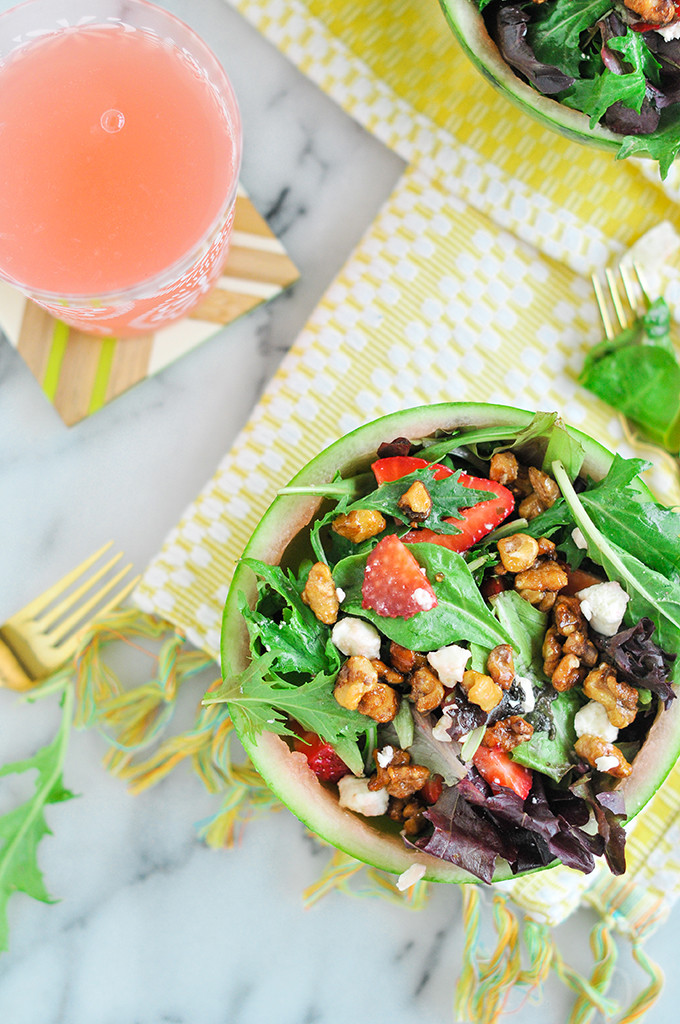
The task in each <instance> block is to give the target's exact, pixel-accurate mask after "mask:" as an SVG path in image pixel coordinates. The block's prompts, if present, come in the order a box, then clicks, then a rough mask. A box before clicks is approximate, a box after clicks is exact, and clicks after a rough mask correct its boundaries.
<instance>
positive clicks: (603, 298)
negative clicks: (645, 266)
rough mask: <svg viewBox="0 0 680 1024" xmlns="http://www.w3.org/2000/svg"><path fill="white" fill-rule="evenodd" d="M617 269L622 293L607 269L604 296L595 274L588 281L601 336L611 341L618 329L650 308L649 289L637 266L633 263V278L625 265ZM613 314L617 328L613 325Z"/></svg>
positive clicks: (613, 275) (629, 323) (623, 327)
mask: <svg viewBox="0 0 680 1024" xmlns="http://www.w3.org/2000/svg"><path fill="white" fill-rule="evenodd" d="M618 270H619V277H620V278H621V285H622V286H623V291H621V287H620V286H619V284H618V282H617V279H616V275H615V273H614V271H613V270H612V269H611V268H610V267H607V269H606V270H605V272H604V276H605V280H606V283H607V289H608V294H607V295H606V294H605V290H604V288H603V287H602V283H601V281H600V279H599V278H598V277H597V275H596V274H593V276H592V278H591V280H592V282H593V290H594V292H595V299H596V301H597V308H598V309H599V311H600V317H601V318H602V324H603V326H604V333H605V334H606V336H607V338H608V339H609V340H610V341H612V340H613V339H614V338H615V337H616V335H617V334H618V333H619V330H623V329H625V328H626V327H629V326H630V325H631V324H632V323H633V321H634V320H635V319H636V318H637V317H639V316H642V315H643V314H644V313H646V311H647V310H648V309H649V307H650V305H651V300H650V298H649V290H648V288H647V286H646V284H645V281H644V278H643V276H642V271H641V270H640V267H639V266H638V264H637V263H633V274H634V276H633V275H631V272H630V270H629V269H628V267H626V266H625V265H624V264H621V265H619V268H618ZM612 313H613V315H614V316H615V317H616V319H617V320H618V322H619V324H620V327H616V326H615V324H614V320H613V317H612Z"/></svg>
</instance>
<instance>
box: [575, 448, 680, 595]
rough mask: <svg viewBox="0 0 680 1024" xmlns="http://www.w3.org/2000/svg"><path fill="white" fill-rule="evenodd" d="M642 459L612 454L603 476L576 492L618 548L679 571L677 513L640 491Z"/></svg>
mask: <svg viewBox="0 0 680 1024" xmlns="http://www.w3.org/2000/svg"><path fill="white" fill-rule="evenodd" d="M648 466H649V463H648V462H644V461H642V459H623V458H621V456H620V455H616V456H615V457H614V461H613V462H612V465H611V468H610V470H609V472H608V473H607V476H606V477H605V478H604V480H602V481H600V483H598V484H595V485H594V486H592V487H590V488H589V489H588V490H587V491H584V492H583V493H582V494H581V495H580V499H581V503H582V505H583V507H584V508H585V509H586V511H587V512H588V514H589V515H590V517H591V519H592V520H593V522H594V523H595V525H596V526H597V527H598V529H600V530H601V531H602V533H604V534H605V536H607V537H608V538H610V539H611V540H614V541H615V542H616V543H617V544H618V545H619V547H621V548H624V549H625V550H626V551H627V552H628V553H629V554H631V555H634V556H635V557H636V558H639V559H640V561H643V562H645V563H646V564H647V565H649V566H650V567H651V568H652V569H656V571H657V572H660V573H663V575H664V576H667V577H672V576H673V575H674V574H676V573H680V515H679V514H678V513H677V512H675V511H673V510H672V509H667V508H663V507H662V506H661V505H657V504H656V503H655V502H653V501H651V500H646V495H645V494H644V492H643V491H641V490H640V488H639V484H637V485H636V480H637V478H638V476H639V474H640V473H641V472H642V471H643V470H645V469H647V468H648Z"/></svg>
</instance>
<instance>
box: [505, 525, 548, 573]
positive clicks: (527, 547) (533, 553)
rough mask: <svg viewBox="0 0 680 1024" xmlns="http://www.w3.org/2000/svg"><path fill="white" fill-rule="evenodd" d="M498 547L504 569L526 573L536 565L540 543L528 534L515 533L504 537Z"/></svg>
mask: <svg viewBox="0 0 680 1024" xmlns="http://www.w3.org/2000/svg"><path fill="white" fill-rule="evenodd" d="M496 547H497V548H498V554H499V555H500V557H501V562H502V563H503V568H504V569H506V570H507V571H508V572H524V570H525V569H528V568H529V567H530V566H532V565H533V564H534V562H535V561H536V558H537V556H538V541H537V540H535V538H534V537H530V536H529V534H528V533H513V534H511V535H510V536H509V537H502V538H501V540H499V541H498V543H497V545H496Z"/></svg>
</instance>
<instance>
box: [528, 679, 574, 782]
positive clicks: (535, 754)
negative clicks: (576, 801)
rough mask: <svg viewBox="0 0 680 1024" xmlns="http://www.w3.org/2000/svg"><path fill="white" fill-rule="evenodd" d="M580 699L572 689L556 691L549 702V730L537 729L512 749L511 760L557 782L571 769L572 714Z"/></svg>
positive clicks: (572, 744)
mask: <svg viewBox="0 0 680 1024" xmlns="http://www.w3.org/2000/svg"><path fill="white" fill-rule="evenodd" d="M581 703H582V702H581V700H580V698H579V697H578V695H577V693H576V692H574V690H567V691H565V692H564V693H559V694H558V695H557V697H556V698H555V699H554V700H553V701H551V703H550V705H549V707H550V714H551V716H552V726H551V729H550V730H549V731H543V730H541V731H539V730H538V729H536V730H535V731H534V734H533V736H532V737H531V739H530V740H527V741H526V742H525V743H520V744H519V746H517V747H515V748H514V750H513V751H512V759H513V761H517V762H518V764H523V765H524V766H525V767H526V768H533V769H535V770H537V771H539V772H543V773H544V774H545V775H549V776H550V778H551V779H555V781H556V782H559V781H560V779H562V778H564V776H565V775H566V774H567V772H568V771H569V769H570V768H573V766H574V762H573V760H571V758H572V757H573V751H574V743H575V742H576V730H575V729H574V715H575V714H576V712H577V711H578V709H579V708H580V707H581Z"/></svg>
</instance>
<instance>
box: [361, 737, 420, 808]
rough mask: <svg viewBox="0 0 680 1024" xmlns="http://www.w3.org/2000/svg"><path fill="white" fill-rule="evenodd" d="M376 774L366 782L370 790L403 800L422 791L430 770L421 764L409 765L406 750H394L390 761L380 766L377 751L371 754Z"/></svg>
mask: <svg viewBox="0 0 680 1024" xmlns="http://www.w3.org/2000/svg"><path fill="white" fill-rule="evenodd" d="M373 758H374V760H375V764H376V773H375V775H372V776H371V778H370V779H369V782H368V788H369V789H371V790H378V789H386V790H387V792H388V794H389V795H390V796H394V797H398V798H404V797H409V796H413V794H414V793H417V792H418V790H419V789H422V788H423V786H424V785H425V783H426V782H427V780H428V779H429V777H430V769H429V768H426V767H425V766H424V765H422V764H411V755H410V754H409V753H408V751H406V750H400V749H399V748H398V747H396V748H395V749H394V753H393V754H392V759H391V761H390V762H389V764H387V765H381V764H380V760H379V758H378V751H374V752H373Z"/></svg>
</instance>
